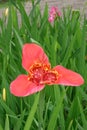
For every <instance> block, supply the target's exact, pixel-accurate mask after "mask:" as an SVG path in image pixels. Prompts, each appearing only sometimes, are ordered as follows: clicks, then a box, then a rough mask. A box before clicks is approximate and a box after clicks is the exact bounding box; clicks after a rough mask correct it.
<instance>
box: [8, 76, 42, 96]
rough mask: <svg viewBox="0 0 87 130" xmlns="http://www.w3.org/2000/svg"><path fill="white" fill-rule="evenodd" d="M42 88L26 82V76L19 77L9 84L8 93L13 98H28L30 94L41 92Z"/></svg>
mask: <svg viewBox="0 0 87 130" xmlns="http://www.w3.org/2000/svg"><path fill="white" fill-rule="evenodd" d="M43 88H44V85H40V86H37V85H36V84H34V83H32V82H30V81H29V80H28V76H27V75H19V76H18V77H17V78H16V79H15V80H14V81H12V83H11V84H10V91H11V93H12V94H13V95H15V96H20V97H24V96H28V95H30V94H33V93H36V92H38V91H41V90H42V89H43Z"/></svg>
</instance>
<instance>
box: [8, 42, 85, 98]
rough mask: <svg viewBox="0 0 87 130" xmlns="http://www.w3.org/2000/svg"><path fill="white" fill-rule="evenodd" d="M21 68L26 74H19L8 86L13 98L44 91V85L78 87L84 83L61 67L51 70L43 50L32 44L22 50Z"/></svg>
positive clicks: (26, 45) (73, 73) (74, 73)
mask: <svg viewBox="0 0 87 130" xmlns="http://www.w3.org/2000/svg"><path fill="white" fill-rule="evenodd" d="M22 66H23V68H24V69H25V70H26V71H27V72H28V74H27V75H25V74H21V75H19V76H18V77H17V78H16V79H15V80H14V81H12V82H11V84H10V91H11V93H12V94H13V95H15V96H27V95H30V94H33V93H36V92H38V91H41V90H42V89H44V87H45V84H48V85H53V84H60V85H68V86H70V85H71V86H79V85H82V84H83V83H84V80H83V78H82V77H81V75H80V74H78V73H76V72H73V71H71V70H69V69H66V68H64V67H63V66H60V65H57V66H55V67H54V68H51V65H50V62H49V60H48V57H47V55H46V54H45V52H44V51H43V49H42V48H41V47H40V46H38V45H36V44H34V43H30V44H25V45H24V46H23V50H22Z"/></svg>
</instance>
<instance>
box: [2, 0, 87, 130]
mask: <svg viewBox="0 0 87 130" xmlns="http://www.w3.org/2000/svg"><path fill="white" fill-rule="evenodd" d="M39 2H40V0H36V1H33V0H32V5H33V6H32V8H31V11H30V12H29V14H27V13H26V11H25V8H24V2H23V3H22V2H21V1H19V0H16V1H12V0H10V1H9V2H8V4H7V6H6V8H7V9H6V12H5V13H4V14H3V17H2V18H0V130H12V129H13V130H29V129H30V130H36V129H39V130H87V59H86V56H87V37H86V36H87V19H86V17H85V15H84V16H83V17H81V15H80V12H79V11H78V10H72V9H71V8H68V9H63V11H62V16H61V17H59V18H58V19H55V21H54V23H52V24H51V23H50V22H49V21H48V17H49V12H48V5H47V4H46V5H45V8H44V11H43V14H42V13H41V10H40V5H39ZM18 12H19V14H20V19H21V20H20V22H19V15H18ZM31 42H34V43H36V44H39V45H41V46H42V47H43V48H44V51H45V52H46V54H47V55H48V57H49V59H50V62H51V64H52V67H53V66H55V65H57V64H61V65H63V66H65V67H67V68H69V69H72V70H73V71H76V72H78V73H80V74H81V75H82V76H83V78H84V80H85V83H84V85H82V86H80V87H76V88H75V87H67V86H66V87H64V86H58V85H56V86H50V87H48V86H46V88H45V89H44V90H43V91H41V92H40V93H37V94H33V95H31V96H28V97H25V98H19V97H15V96H13V95H11V93H10V91H9V86H10V83H11V81H12V80H14V79H15V78H16V77H17V76H18V75H19V74H21V73H26V72H25V70H24V69H23V68H22V65H21V58H22V46H23V44H24V43H31Z"/></svg>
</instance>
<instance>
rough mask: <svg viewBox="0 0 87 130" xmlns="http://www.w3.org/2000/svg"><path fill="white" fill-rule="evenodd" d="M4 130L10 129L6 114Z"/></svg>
mask: <svg viewBox="0 0 87 130" xmlns="http://www.w3.org/2000/svg"><path fill="white" fill-rule="evenodd" d="M5 130H10V128H9V118H8V115H7V114H6V120H5Z"/></svg>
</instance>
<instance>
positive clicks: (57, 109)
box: [47, 91, 65, 130]
mask: <svg viewBox="0 0 87 130" xmlns="http://www.w3.org/2000/svg"><path fill="white" fill-rule="evenodd" d="M64 96H65V91H63V92H62V94H61V98H60V101H59V102H58V103H57V104H56V106H55V107H54V109H53V112H52V114H51V117H50V120H49V123H48V128H47V130H54V128H55V126H56V122H57V118H58V115H59V112H60V109H61V106H62V102H63V98H64Z"/></svg>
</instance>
